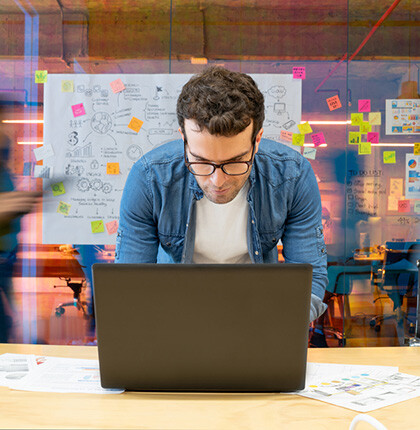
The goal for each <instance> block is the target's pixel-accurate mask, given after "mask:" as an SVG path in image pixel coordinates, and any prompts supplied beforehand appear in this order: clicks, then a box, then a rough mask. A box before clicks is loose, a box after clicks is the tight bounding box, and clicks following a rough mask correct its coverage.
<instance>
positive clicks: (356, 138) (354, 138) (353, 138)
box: [349, 131, 362, 145]
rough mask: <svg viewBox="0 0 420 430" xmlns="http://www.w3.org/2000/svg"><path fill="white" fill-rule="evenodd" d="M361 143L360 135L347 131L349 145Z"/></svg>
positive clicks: (356, 132)
mask: <svg viewBox="0 0 420 430" xmlns="http://www.w3.org/2000/svg"><path fill="white" fill-rule="evenodd" d="M361 141H362V135H361V134H360V133H359V132H358V131H349V144H350V145H358V144H359V143H360V142H361Z"/></svg>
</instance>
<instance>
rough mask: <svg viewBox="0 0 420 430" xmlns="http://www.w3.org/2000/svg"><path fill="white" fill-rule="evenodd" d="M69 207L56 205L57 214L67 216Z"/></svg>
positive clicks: (67, 205)
mask: <svg viewBox="0 0 420 430" xmlns="http://www.w3.org/2000/svg"><path fill="white" fill-rule="evenodd" d="M70 207H71V205H69V204H68V203H64V202H60V203H59V204H58V208H57V212H58V213H60V214H63V215H68V214H69V212H70Z"/></svg>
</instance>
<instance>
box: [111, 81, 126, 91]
mask: <svg viewBox="0 0 420 430" xmlns="http://www.w3.org/2000/svg"><path fill="white" fill-rule="evenodd" d="M109 85H111V89H112V92H113V93H119V92H121V91H123V90H125V86H124V84H123V81H122V80H121V79H115V81H112V82H111V83H110V84H109Z"/></svg>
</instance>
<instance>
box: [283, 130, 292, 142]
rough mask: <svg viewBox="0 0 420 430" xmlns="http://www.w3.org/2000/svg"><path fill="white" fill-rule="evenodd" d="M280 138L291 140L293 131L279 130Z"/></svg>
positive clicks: (286, 140)
mask: <svg viewBox="0 0 420 430" xmlns="http://www.w3.org/2000/svg"><path fill="white" fill-rule="evenodd" d="M280 139H282V140H284V141H285V142H291V141H292V140H293V133H292V132H291V131H286V130H282V131H281V132H280Z"/></svg>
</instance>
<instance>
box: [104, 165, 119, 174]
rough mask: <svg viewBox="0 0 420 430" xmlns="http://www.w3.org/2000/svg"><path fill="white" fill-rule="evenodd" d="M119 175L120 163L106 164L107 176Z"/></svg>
mask: <svg viewBox="0 0 420 430" xmlns="http://www.w3.org/2000/svg"><path fill="white" fill-rule="evenodd" d="M118 173H120V163H106V174H107V175H118Z"/></svg>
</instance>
